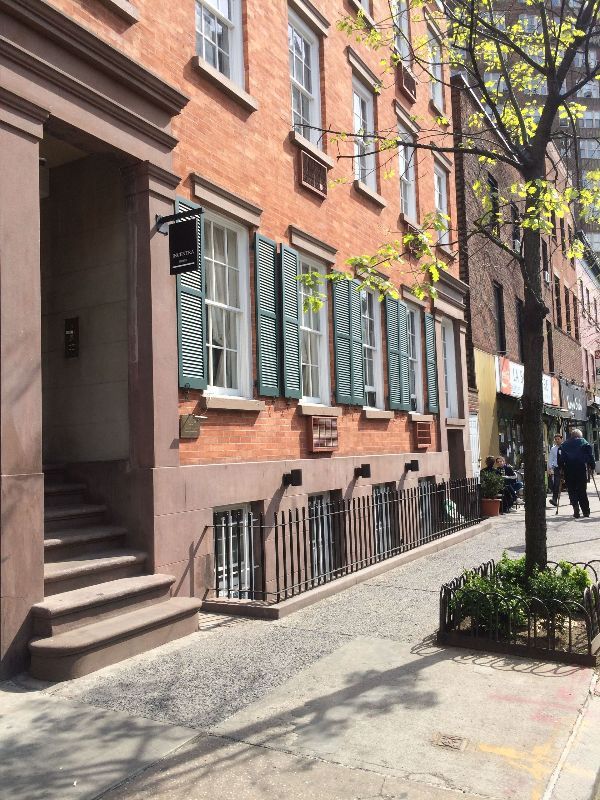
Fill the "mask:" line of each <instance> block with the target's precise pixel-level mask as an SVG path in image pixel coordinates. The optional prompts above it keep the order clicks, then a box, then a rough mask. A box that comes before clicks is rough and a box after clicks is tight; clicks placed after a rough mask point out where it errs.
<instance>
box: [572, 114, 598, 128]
mask: <svg viewBox="0 0 600 800" xmlns="http://www.w3.org/2000/svg"><path fill="white" fill-rule="evenodd" d="M566 124H568V120H567V123H566ZM579 127H580V128H600V111H594V110H592V109H587V111H584V112H583V119H580V120H579Z"/></svg>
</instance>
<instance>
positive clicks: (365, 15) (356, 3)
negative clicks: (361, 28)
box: [350, 0, 375, 28]
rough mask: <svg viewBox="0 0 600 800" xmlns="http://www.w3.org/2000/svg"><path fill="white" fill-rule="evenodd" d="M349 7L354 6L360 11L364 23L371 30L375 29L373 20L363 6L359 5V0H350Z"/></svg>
mask: <svg viewBox="0 0 600 800" xmlns="http://www.w3.org/2000/svg"><path fill="white" fill-rule="evenodd" d="M350 5H352V6H354V8H355V9H356V10H357V11H362V15H363V18H364V20H365V22H366V23H367V24H368V25H370V26H371V28H375V20H374V19H373V17H372V16H371V15H370V14H369V12H368V11H366V10H365V9H364V7H363V5H362V4H361V3H360V0H350Z"/></svg>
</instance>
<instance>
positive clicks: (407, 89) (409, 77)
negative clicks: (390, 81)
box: [396, 61, 417, 103]
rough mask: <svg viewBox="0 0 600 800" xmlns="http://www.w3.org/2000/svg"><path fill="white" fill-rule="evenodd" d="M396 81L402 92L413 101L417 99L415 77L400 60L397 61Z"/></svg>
mask: <svg viewBox="0 0 600 800" xmlns="http://www.w3.org/2000/svg"><path fill="white" fill-rule="evenodd" d="M396 83H397V85H398V88H399V89H400V91H401V92H402V94H403V95H404V96H405V97H407V98H408V99H409V100H411V101H412V102H413V103H414V102H415V101H416V99H417V79H416V78H415V76H414V75H413V73H412V71H411V70H410V69H409V67H407V66H406V64H403V63H402V62H401V61H400V62H398V67H397V72H396Z"/></svg>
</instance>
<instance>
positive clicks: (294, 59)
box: [288, 11, 321, 144]
mask: <svg viewBox="0 0 600 800" xmlns="http://www.w3.org/2000/svg"><path fill="white" fill-rule="evenodd" d="M288 50H289V59H290V81H291V86H292V124H293V126H294V130H295V131H296V133H299V134H300V135H301V136H304V138H305V139H308V140H309V141H311V142H313V143H315V144H317V143H318V142H319V140H320V136H321V133H320V130H319V128H320V127H321V99H320V87H319V40H318V38H317V36H316V35H315V34H314V33H313V31H311V29H310V28H309V27H307V26H306V25H305V24H304V23H303V22H302V20H301V19H300V18H299V17H297V16H296V15H295V14H294V13H293V12H291V11H289V12H288Z"/></svg>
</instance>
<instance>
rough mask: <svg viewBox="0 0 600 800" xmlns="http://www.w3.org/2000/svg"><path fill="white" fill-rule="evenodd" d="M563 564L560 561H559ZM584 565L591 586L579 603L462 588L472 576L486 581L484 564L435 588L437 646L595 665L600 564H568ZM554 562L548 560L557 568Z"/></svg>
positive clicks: (488, 567) (599, 646)
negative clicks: (437, 622) (437, 628)
mask: <svg viewBox="0 0 600 800" xmlns="http://www.w3.org/2000/svg"><path fill="white" fill-rule="evenodd" d="M563 563H564V562H563ZM568 563H569V564H571V565H572V566H579V567H583V568H584V569H585V570H586V571H587V572H588V574H589V575H590V577H591V580H592V585H591V586H589V587H587V588H586V589H585V590H584V591H583V594H582V598H581V603H575V602H568V603H566V602H563V601H561V600H553V599H552V600H547V601H546V602H542V601H541V600H539V599H537V598H535V597H527V598H525V597H521V596H519V595H517V594H514V595H513V594H511V595H508V594H506V593H505V592H502V593H494V592H483V591H478V590H477V589H476V588H473V587H472V586H471V587H469V589H468V592H465V591H461V590H464V587H465V585H466V584H467V582H468V581H469V579H470V576H472V575H473V574H475V575H479V576H482V577H487V578H491V577H493V575H494V572H495V566H496V565H495V562H494V561H493V560H492V561H487V562H486V563H484V564H481V565H480V566H479V567H476V568H475V569H473V570H469V573H465V574H463V575H460V576H459V577H458V578H455V579H454V580H453V581H451V582H450V583H447V584H444V585H443V586H442V588H441V590H440V627H439V630H438V635H437V640H438V642H439V643H440V644H447V645H452V646H455V647H466V648H468V649H472V650H487V651H492V652H499V653H506V654H507V655H519V656H530V657H532V658H540V659H543V660H546V661H562V662H566V663H571V664H582V665H584V666H596V664H597V660H598V655H599V652H600V583H598V575H599V573H600V560H594V561H589V562H568ZM559 566H560V565H559V564H557V563H555V562H548V567H549V568H551V569H558V568H559Z"/></svg>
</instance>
